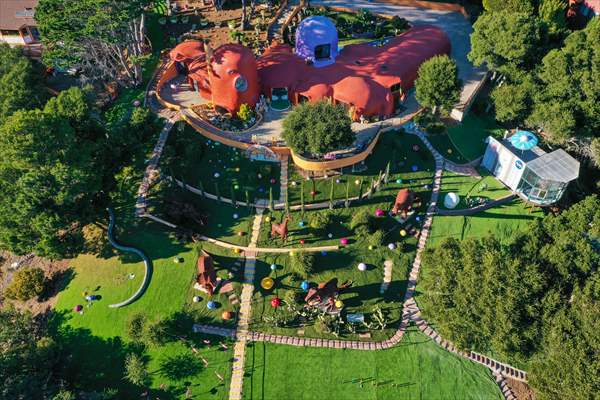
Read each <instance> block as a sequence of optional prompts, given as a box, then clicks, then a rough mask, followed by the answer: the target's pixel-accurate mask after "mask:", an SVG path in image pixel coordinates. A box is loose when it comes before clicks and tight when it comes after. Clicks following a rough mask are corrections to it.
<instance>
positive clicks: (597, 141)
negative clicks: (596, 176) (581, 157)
mask: <svg viewBox="0 0 600 400" xmlns="http://www.w3.org/2000/svg"><path fill="white" fill-rule="evenodd" d="M590 148H591V153H592V161H593V162H594V164H595V165H596V167H597V168H600V137H597V138H594V139H593V140H592V144H591V146H590Z"/></svg>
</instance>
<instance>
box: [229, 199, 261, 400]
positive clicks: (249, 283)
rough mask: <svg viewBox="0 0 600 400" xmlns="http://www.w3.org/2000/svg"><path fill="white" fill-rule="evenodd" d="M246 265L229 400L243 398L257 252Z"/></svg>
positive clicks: (255, 232)
mask: <svg viewBox="0 0 600 400" xmlns="http://www.w3.org/2000/svg"><path fill="white" fill-rule="evenodd" d="M262 214H263V209H257V210H256V216H255V217H254V221H253V223H252V236H251V237H250V244H249V245H248V247H249V248H255V247H256V244H257V243H258V236H259V234H260V224H261V222H262ZM245 256H246V265H245V268H244V283H243V284H242V295H241V305H240V311H239V315H238V326H237V330H236V339H237V340H236V342H235V345H234V347H233V366H232V373H231V384H230V386H229V399H230V400H240V399H241V398H242V386H243V383H244V363H245V358H246V357H245V356H246V342H247V336H248V328H249V323H250V315H251V312H252V294H253V292H254V273H255V269H256V252H254V251H247V252H246V253H245Z"/></svg>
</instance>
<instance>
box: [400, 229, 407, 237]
mask: <svg viewBox="0 0 600 400" xmlns="http://www.w3.org/2000/svg"><path fill="white" fill-rule="evenodd" d="M400 236H402V237H404V236H406V231H405V230H404V229H402V230H401V231H400Z"/></svg>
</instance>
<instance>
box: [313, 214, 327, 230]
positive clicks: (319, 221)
mask: <svg viewBox="0 0 600 400" xmlns="http://www.w3.org/2000/svg"><path fill="white" fill-rule="evenodd" d="M329 223H330V218H329V215H328V214H326V213H316V214H315V215H314V216H313V217H312V219H311V220H310V227H311V228H313V229H317V230H324V229H326V228H327V226H328V225H329Z"/></svg>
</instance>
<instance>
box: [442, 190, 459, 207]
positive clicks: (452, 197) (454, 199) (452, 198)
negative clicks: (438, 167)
mask: <svg viewBox="0 0 600 400" xmlns="http://www.w3.org/2000/svg"><path fill="white" fill-rule="evenodd" d="M459 202H460V197H459V196H458V195H457V194H456V193H454V192H450V193H448V194H447V195H446V197H444V207H446V208H449V209H452V208H456V206H457V205H458V203H459Z"/></svg>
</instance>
